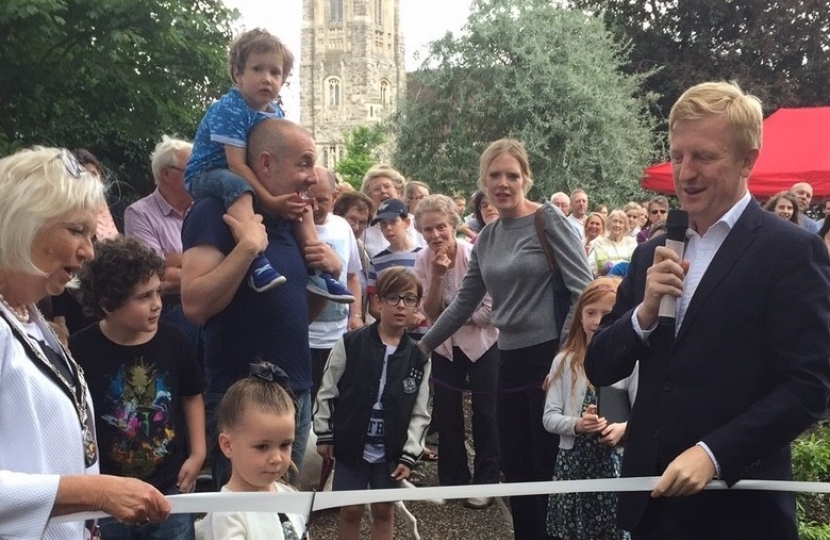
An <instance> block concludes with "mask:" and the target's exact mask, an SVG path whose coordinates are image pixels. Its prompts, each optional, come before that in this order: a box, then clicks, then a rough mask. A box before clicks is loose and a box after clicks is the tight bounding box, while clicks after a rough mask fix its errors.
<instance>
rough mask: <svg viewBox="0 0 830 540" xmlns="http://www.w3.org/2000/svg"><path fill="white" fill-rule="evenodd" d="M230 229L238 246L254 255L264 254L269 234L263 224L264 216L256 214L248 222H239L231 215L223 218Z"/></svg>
mask: <svg viewBox="0 0 830 540" xmlns="http://www.w3.org/2000/svg"><path fill="white" fill-rule="evenodd" d="M222 219H223V220H224V221H225V224H226V225H227V226H228V227H229V228H230V230H231V234H232V235H233V239H234V240H235V241H236V245H237V246H241V247H243V248H246V249H248V250H250V252H251V253H253V254H254V255H256V254H258V253H262V252H263V251H265V248H267V247H268V233H267V232H266V231H265V225H263V224H262V216H261V215H259V214H254V216H253V217H252V218H251V219H249V220H248V221H244V222H243V221H239V220H238V219H236V218H234V217H233V216H232V215H230V214H225V215H223V216H222Z"/></svg>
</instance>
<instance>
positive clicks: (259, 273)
mask: <svg viewBox="0 0 830 540" xmlns="http://www.w3.org/2000/svg"><path fill="white" fill-rule="evenodd" d="M285 281H286V280H285V276H284V275H282V274H280V273H279V272H277V271H276V270H274V267H273V266H271V263H270V262H268V259H266V258H265V255H263V254H262V253H260V254H259V255H257V257H256V259H254V261H253V262H252V263H251V268H250V269H249V270H248V286H249V287H250V288H252V289H253V290H255V291H256V292H265V291H267V290H270V289H273V288H274V287H279V286H280V285H282V284H283V283H285Z"/></svg>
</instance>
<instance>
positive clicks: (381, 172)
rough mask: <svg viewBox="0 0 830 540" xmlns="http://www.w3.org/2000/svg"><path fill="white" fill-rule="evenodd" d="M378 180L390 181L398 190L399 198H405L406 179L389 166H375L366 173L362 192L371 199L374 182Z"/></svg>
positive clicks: (361, 187)
mask: <svg viewBox="0 0 830 540" xmlns="http://www.w3.org/2000/svg"><path fill="white" fill-rule="evenodd" d="M376 178H388V179H390V180H391V181H392V183H393V184H394V185H395V189H396V190H398V197H397V198H401V197H403V196H404V191H405V190H406V178H404V177H403V175H402V174H401V173H399V172H398V171H397V170H396V169H394V168H392V167H391V166H389V165H375V166H374V167H372V168H371V169H369V170H368V171H366V174H365V175H364V176H363V183H362V184H360V191H362V192H363V193H364V194H366V195H368V196H369V197H370V198H371V196H372V182H374V181H375V179H376Z"/></svg>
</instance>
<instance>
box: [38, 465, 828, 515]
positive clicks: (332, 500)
mask: <svg viewBox="0 0 830 540" xmlns="http://www.w3.org/2000/svg"><path fill="white" fill-rule="evenodd" d="M659 479H660V478H659V477H658V476H646V477H639V478H606V479H600V480H562V481H550V482H518V483H514V484H475V485H466V486H447V487H419V488H417V489H375V490H361V491H333V492H329V491H324V492H318V493H317V494H316V495H315V494H314V493H313V492H310V491H298V492H294V493H284V492H282V493H281V492H268V493H248V492H246V493H240V492H235V493H232V492H223V493H191V494H187V495H171V496H169V497H167V500H168V501H170V508H171V512H172V513H174V514H196V513H206V512H277V511H279V512H284V513H290V514H303V515H307V514H308V513H309V510H313V511H317V510H325V509H327V508H339V507H341V506H347V505H351V504H368V503H377V502H394V501H427V500H447V499H468V498H471V497H513V496H517V495H547V494H550V493H600V492H617V493H621V492H630V491H651V490H653V489H654V486H656V485H657V481H658V480H659ZM704 489H707V490H725V489H731V490H754V491H791V492H800V493H830V482H795V481H788V480H741V481H739V482H738V483H736V484H735V485H734V486H732V487H731V488H730V487H727V485H726V482H723V481H721V480H713V481H711V482H709V484H708V485H707V486H706V487H705V488H704ZM312 501H313V502H314V508H313V509H312V508H311V504H312ZM103 517H108V516H107V514H104V513H103V512H83V513H78V514H71V515H66V516H60V517H56V518H53V519H52V520H51V521H52V522H53V523H64V522H68V521H86V520H88V519H100V518H103Z"/></svg>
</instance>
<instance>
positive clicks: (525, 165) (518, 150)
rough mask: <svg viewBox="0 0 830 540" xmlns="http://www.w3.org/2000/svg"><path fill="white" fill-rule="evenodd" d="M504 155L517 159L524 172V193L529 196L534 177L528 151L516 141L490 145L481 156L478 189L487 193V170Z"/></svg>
mask: <svg viewBox="0 0 830 540" xmlns="http://www.w3.org/2000/svg"><path fill="white" fill-rule="evenodd" d="M502 154H509V155H511V156H513V157H514V158H516V161H518V162H519V168H520V169H521V171H522V177H523V178H524V182H523V183H522V192H523V193H525V194H527V192H528V191H530V188H531V187H533V175H532V174H531V172H530V159H529V158H528V157H527V150H525V147H524V145H523V144H522V143H521V142H520V141H518V140H516V139H499V140H497V141H494V142H492V143H490V145H489V146H488V147H487V148H485V149H484V152H482V154H481V159H480V160H479V162H478V187H479V188H481V190H482V191H485V192H486V191H487V190H486V188H485V187H484V181H485V180H486V177H487V169H489V168H490V164H491V163H493V160H494V159H496V158H497V157H499V156H500V155H502Z"/></svg>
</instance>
